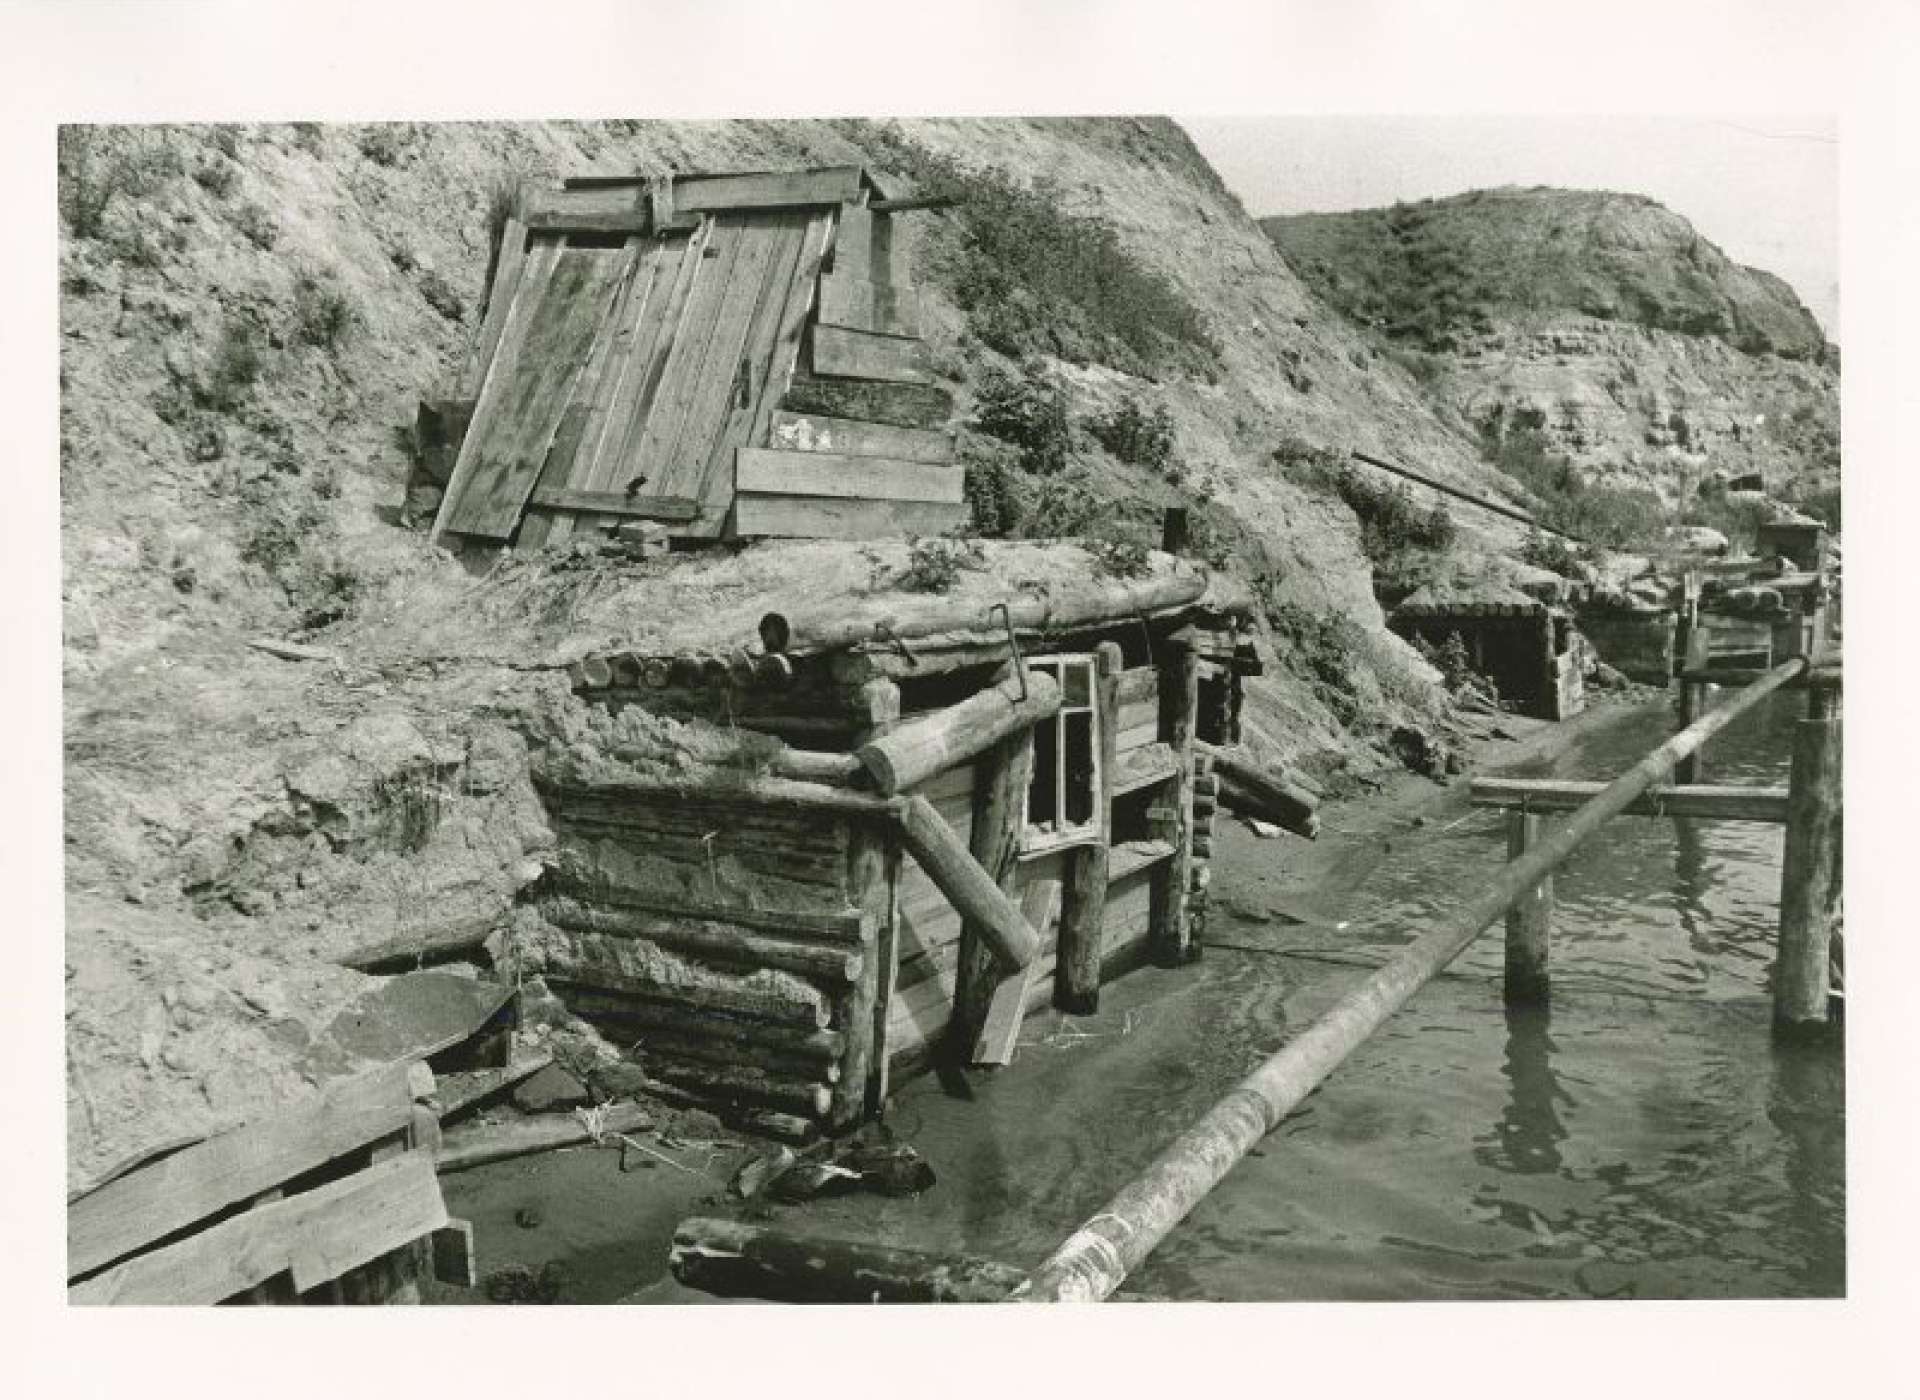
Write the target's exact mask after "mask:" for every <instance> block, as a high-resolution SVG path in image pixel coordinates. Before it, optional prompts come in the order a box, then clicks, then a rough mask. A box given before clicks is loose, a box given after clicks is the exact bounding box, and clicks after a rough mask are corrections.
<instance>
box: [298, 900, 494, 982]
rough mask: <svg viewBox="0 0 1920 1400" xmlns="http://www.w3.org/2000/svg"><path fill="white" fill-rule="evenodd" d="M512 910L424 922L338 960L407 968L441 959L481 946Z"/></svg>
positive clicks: (364, 967) (359, 966)
mask: <svg viewBox="0 0 1920 1400" xmlns="http://www.w3.org/2000/svg"><path fill="white" fill-rule="evenodd" d="M510 912H511V911H509V910H506V909H501V910H496V911H493V912H490V913H485V914H469V915H466V916H465V917H462V918H458V919H448V920H446V921H444V922H440V923H430V924H421V925H418V926H416V927H414V928H410V929H406V930H404V931H403V932H400V933H396V934H390V935H388V936H386V937H384V938H376V939H371V940H369V941H367V942H365V943H358V944H355V945H354V946H353V947H352V948H350V949H348V950H347V951H346V952H345V953H344V954H342V955H341V956H340V957H338V958H336V959H335V961H336V962H338V963H339V964H340V966H342V967H350V968H353V969H354V970H355V971H357V972H381V973H386V972H405V971H408V970H409V969H411V968H414V967H418V966H419V965H420V964H421V963H424V962H432V961H441V960H444V959H447V958H451V957H457V956H459V955H460V954H463V953H470V952H473V951H475V950H477V949H478V948H480V947H481V946H482V945H483V944H484V943H485V942H486V941H487V938H488V936H489V935H490V934H491V933H492V932H493V931H494V930H495V929H497V928H499V927H501V925H503V924H504V923H505V922H506V921H507V917H508V914H509V913H510Z"/></svg>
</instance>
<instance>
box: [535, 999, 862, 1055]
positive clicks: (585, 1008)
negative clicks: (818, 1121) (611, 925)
mask: <svg viewBox="0 0 1920 1400" xmlns="http://www.w3.org/2000/svg"><path fill="white" fill-rule="evenodd" d="M565 999H566V1003H567V1009H568V1010H570V1011H572V1012H573V1013H574V1014H575V1015H577V1016H580V1017H583V1018H584V1019H586V1020H590V1021H592V1020H600V1021H612V1022H617V1023H619V1024H620V1025H621V1026H623V1027H628V1028H631V1029H633V1030H635V1031H637V1032H639V1033H642V1034H647V1033H652V1034H662V1035H671V1036H673V1037H675V1038H676V1040H677V1041H695V1040H698V1041H704V1042H708V1043H710V1044H712V1045H715V1046H719V1047H727V1046H755V1047H759V1048H761V1049H764V1050H766V1051H768V1052H770V1053H778V1054H781V1055H787V1056H791V1057H793V1058H795V1059H805V1060H813V1061H817V1062H819V1063H822V1064H825V1063H831V1062H834V1061H837V1060H838V1059H839V1058H840V1057H841V1056H842V1055H844V1054H845V1053H846V1049H847V1038H846V1035H845V1034H844V1033H843V1032H840V1031H837V1030H820V1029H815V1028H813V1027H809V1026H781V1025H774V1024H772V1023H770V1022H767V1021H748V1020H742V1019H741V1018H739V1017H736V1016H724V1015H716V1014H713V1013H702V1012H700V1011H697V1010H693V1009H691V1008H688V1007H681V1006H672V1005H669V1004H667V1003H664V1002H645V1001H637V1000H635V999H633V998H631V997H626V996H622V995H621V994H620V993H618V992H602V991H598V990H596V989H594V988H591V987H574V988H569V990H568V992H567V996H566V998H565ZM696 1058H699V1057H696Z"/></svg>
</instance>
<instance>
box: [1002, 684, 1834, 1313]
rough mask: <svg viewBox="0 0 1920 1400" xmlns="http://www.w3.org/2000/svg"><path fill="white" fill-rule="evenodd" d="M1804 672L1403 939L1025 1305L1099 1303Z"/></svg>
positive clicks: (1029, 1287) (1144, 1180)
mask: <svg viewBox="0 0 1920 1400" xmlns="http://www.w3.org/2000/svg"><path fill="white" fill-rule="evenodd" d="M1805 669H1806V663H1805V662H1804V661H1801V660H1794V661H1789V662H1787V663H1786V664H1785V665H1782V666H1777V667H1775V668H1774V669H1773V670H1772V671H1770V672H1769V673H1768V674H1767V678H1766V679H1765V680H1763V681H1759V682H1757V683H1756V684H1754V685H1752V686H1749V687H1748V688H1747V689H1746V690H1744V691H1742V692H1740V693H1739V694H1737V695H1735V696H1733V697H1732V698H1731V699H1730V700H1729V701H1728V703H1727V704H1725V705H1722V706H1720V707H1719V708H1718V709H1716V710H1714V711H1713V712H1712V713H1711V714H1709V715H1707V716H1705V717H1704V718H1702V719H1701V720H1700V721H1699V722H1698V723H1697V724H1695V725H1694V726H1693V727H1692V728H1690V729H1686V730H1683V731H1682V732H1681V733H1679V734H1676V735H1674V736H1673V737H1672V738H1671V739H1669V740H1667V742H1666V743H1664V744H1662V745H1661V746H1660V747H1659V748H1657V749H1655V750H1654V751H1653V752H1652V753H1650V754H1648V755H1647V756H1646V757H1645V758H1643V759H1641V760H1640V761H1639V762H1638V763H1636V764H1635V765H1634V766H1633V767H1632V768H1630V769H1628V770H1627V771H1626V772H1625V773H1623V774H1621V775H1620V776H1619V777H1618V778H1616V779H1614V781H1613V782H1612V783H1611V784H1609V785H1608V787H1607V789H1606V790H1605V791H1604V792H1602V793H1601V794H1600V795H1599V796H1597V797H1595V798H1594V799H1593V800H1592V801H1591V802H1589V803H1588V804H1587V805H1586V806H1584V807H1582V808H1581V809H1580V810H1579V811H1578V812H1575V813H1574V814H1573V815H1572V816H1570V817H1569V818H1568V819H1567V820H1566V821H1565V822H1564V823H1563V824H1561V825H1560V826H1559V827H1558V828H1556V829H1555V830H1554V831H1553V832H1552V833H1551V834H1550V835H1548V836H1546V837H1545V838H1544V839H1542V840H1541V841H1540V843H1539V844H1538V845H1536V846H1534V847H1533V848H1532V849H1531V850H1529V851H1528V852H1527V854H1526V855H1524V856H1522V857H1521V858H1520V859H1519V860H1517V861H1514V862H1513V863H1512V864H1510V865H1508V866H1507V867H1506V868H1505V869H1504V870H1502V871H1501V872H1500V873H1499V874H1498V875H1497V876H1496V877H1495V878H1494V879H1493V880H1492V882H1491V883H1490V884H1488V886H1487V888H1486V891H1485V892H1484V893H1483V894H1481V895H1480V896H1479V897H1478V898H1476V899H1474V900H1473V901H1472V902H1471V903H1470V904H1469V905H1468V906H1467V907H1466V908H1465V909H1463V910H1461V911H1460V912H1459V913H1458V914H1456V915H1454V916H1453V917H1452V918H1450V919H1448V920H1446V921H1445V922H1444V923H1442V924H1441V925H1440V926H1439V927H1438V928H1434V929H1430V930H1428V931H1427V932H1426V933H1423V934H1421V935H1420V936H1419V937H1418V938H1416V939H1414V941H1413V942H1412V943H1410V944H1408V945H1407V946H1406V947H1405V948H1403V949H1402V950H1401V951H1400V953H1399V955H1398V956H1396V957H1395V958H1394V959H1393V960H1392V961H1391V962H1389V963H1387V964H1386V965H1385V966H1383V967H1381V968H1379V969H1378V970H1377V971H1375V972H1373V973H1372V974H1371V975H1369V976H1368V977H1367V978H1366V979H1365V980H1364V981H1363V982H1361V983H1360V985H1359V986H1358V987H1356V988H1355V989H1354V990H1353V991H1351V992H1349V993H1348V994H1347V995H1346V996H1345V997H1343V998H1341V999H1340V1001H1339V1002H1338V1003H1336V1004H1335V1005H1334V1007H1333V1008H1332V1009H1331V1010H1330V1011H1328V1012H1327V1013H1326V1014H1325V1015H1324V1016H1321V1017H1320V1018H1319V1019H1318V1020H1316V1021H1314V1022H1313V1024H1311V1025H1309V1026H1308V1027H1306V1028H1305V1029H1304V1030H1302V1031H1301V1032H1299V1034H1297V1035H1295V1036H1294V1037H1293V1039H1292V1040H1290V1041H1289V1042H1287V1044H1286V1046H1285V1047H1284V1048H1283V1049H1281V1050H1280V1051H1279V1052H1278V1053H1277V1054H1275V1055H1273V1056H1272V1057H1271V1058H1269V1059H1268V1060H1266V1061H1265V1062H1264V1063H1262V1064H1261V1065H1260V1066H1259V1067H1258V1068H1256V1069H1255V1070H1254V1071H1253V1072H1252V1073H1251V1074H1249V1075H1248V1076H1247V1077H1246V1078H1245V1079H1243V1080H1241V1081H1240V1083H1239V1084H1238V1085H1236V1086H1235V1087H1234V1088H1233V1089H1232V1090H1230V1091H1229V1092H1228V1093H1227V1095H1226V1096H1225V1097H1224V1098H1222V1099H1221V1100H1220V1101H1219V1102H1218V1103H1216V1104H1215V1105H1214V1106H1213V1107H1212V1108H1211V1109H1209V1110H1208V1111H1207V1113H1206V1114H1205V1116H1203V1117H1202V1118H1201V1119H1200V1121H1199V1122H1197V1123H1195V1124H1194V1125H1193V1126H1192V1127H1191V1128H1189V1129H1187V1131H1185V1132H1184V1133H1182V1134H1180V1136H1179V1137H1177V1138H1175V1139H1174V1140H1173V1142H1172V1143H1170V1144H1169V1145H1168V1146H1167V1148H1166V1150H1165V1151H1163V1152H1161V1154H1160V1155H1159V1156H1158V1157H1156V1158H1154V1160H1153V1161H1152V1162H1151V1163H1149V1164H1148V1165H1147V1167H1146V1168H1145V1169H1144V1170H1143V1171H1142V1172H1141V1173H1140V1174H1139V1175H1138V1176H1136V1177H1135V1178H1134V1179H1133V1180H1132V1181H1131V1182H1129V1183H1128V1184H1127V1185H1126V1186H1124V1187H1122V1188H1121V1189H1120V1191H1119V1192H1118V1193H1117V1194H1115V1195H1114V1196H1113V1198H1112V1199H1110V1200H1109V1201H1108V1202H1107V1203H1106V1204H1105V1205H1103V1206H1102V1207H1100V1209H1099V1210H1098V1211H1097V1212H1096V1213H1095V1214H1094V1215H1093V1216H1092V1217H1090V1218H1089V1219H1088V1220H1087V1222H1086V1223H1085V1224H1083V1225H1082V1226H1081V1227H1080V1228H1079V1229H1078V1230H1076V1231H1075V1232H1074V1233H1073V1234H1072V1235H1071V1236H1070V1237H1068V1239H1067V1240H1066V1242H1065V1243H1064V1244H1062V1245H1061V1246H1060V1247H1059V1248H1058V1249H1056V1250H1055V1251H1054V1252H1053V1253H1052V1254H1051V1255H1050V1256H1049V1257H1048V1258H1047V1259H1046V1260H1045V1262H1043V1263H1042V1264H1041V1265H1040V1266H1039V1268H1037V1269H1035V1270H1034V1272H1033V1274H1032V1276H1031V1277H1030V1278H1029V1280H1028V1281H1027V1283H1025V1284H1023V1285H1022V1286H1021V1287H1020V1288H1019V1289H1018V1290H1016V1292H1015V1294H1014V1297H1013V1301H1019V1302H1034V1303H1048V1302H1099V1301H1100V1300H1101V1299H1103V1298H1106V1297H1107V1296H1109V1295H1110V1294H1111V1293H1112V1292H1113V1291H1114V1290H1115V1289H1116V1288H1118V1287H1119V1286H1120V1285H1121V1283H1122V1282H1124V1281H1125V1279H1126V1277H1127V1274H1128V1273H1129V1272H1131V1271H1132V1270H1133V1269H1134V1268H1136V1267H1137V1266H1138V1265H1139V1263H1140V1261H1141V1260H1143V1259H1145V1258H1146V1257H1147V1255H1149V1254H1150V1253H1152V1252H1153V1248H1154V1246H1155V1245H1157V1244H1159V1243H1160V1241H1161V1240H1163V1239H1165V1238H1166V1237H1167V1232H1168V1231H1170V1230H1172V1229H1173V1227H1174V1226H1175V1225H1177V1224H1179V1223H1180V1221H1181V1220H1183V1219H1184V1218H1185V1217H1186V1215H1187V1212H1189V1211H1191V1210H1192V1209H1193V1208H1194V1206H1196V1205H1198V1204H1199V1203H1200V1201H1201V1200H1202V1199H1204V1198H1205V1196H1206V1194H1207V1193H1208V1192H1209V1191H1211V1190H1212V1189H1213V1188H1214V1187H1215V1186H1217V1185H1219V1184H1220V1181H1221V1180H1222V1178H1224V1177H1225V1176H1226V1174H1227V1173H1228V1172H1230V1171H1232V1170H1233V1168H1234V1166H1235V1165H1236V1164H1238V1162H1239V1161H1240V1159H1241V1158H1242V1157H1244V1156H1246V1154H1247V1152H1248V1151H1249V1150H1250V1149H1251V1148H1253V1147H1254V1145H1255V1144H1257V1143H1258V1142H1259V1141H1260V1140H1261V1139H1262V1138H1264V1137H1265V1136H1266V1135H1267V1134H1268V1133H1270V1132H1272V1131H1273V1130H1274V1129H1275V1128H1277V1127H1278V1126H1279V1125H1280V1122H1281V1120H1282V1119H1284V1118H1285V1117H1286V1116H1287V1115H1288V1114H1289V1113H1291V1112H1293V1110H1294V1109H1295V1108H1296V1107H1298V1106H1299V1104H1300V1101H1301V1100H1302V1099H1304V1098H1306V1096H1307V1095H1308V1094H1310V1093H1312V1092H1313V1091H1314V1090H1315V1089H1316V1088H1318V1087H1319V1086H1320V1084H1321V1083H1322V1082H1323V1081H1324V1080H1325V1079H1326V1078H1327V1076H1328V1075H1330V1074H1332V1073H1333V1071H1334V1070H1335V1069H1337V1068H1339V1066H1340V1063H1341V1062H1342V1061H1343V1060H1345V1059H1346V1057H1347V1056H1348V1055H1350V1054H1352V1053H1353V1051H1354V1050H1355V1049H1356V1048H1357V1047H1358V1046H1359V1045H1360V1044H1361V1043H1362V1042H1364V1041H1365V1040H1366V1039H1367V1037H1368V1036H1370V1035H1372V1034H1373V1033H1374V1031H1376V1030H1378V1029H1379V1028H1380V1026H1381V1024H1382V1023H1383V1022H1385V1021H1386V1019H1387V1018H1388V1017H1389V1016H1391V1015H1393V1013H1394V1012H1395V1011H1398V1010H1399V1009H1400V1008H1401V1007H1402V1006H1405V1005H1406V1004H1407V1002H1408V1000H1409V999H1410V998H1411V997H1412V996H1413V994H1414V993H1415V992H1417V991H1419V990H1420V988H1422V987H1424V986H1425V985H1426V984H1427V983H1428V982H1429V981H1431V980H1432V979H1433V978H1434V977H1436V976H1437V975H1439V973H1440V972H1441V970H1442V969H1444V968H1445V967H1446V966H1447V965H1448V964H1449V963H1451V962H1453V960H1454V959H1455V958H1457V957H1459V956H1460V954H1462V953H1463V952H1465V951H1466V950H1467V948H1468V947H1469V946H1470V945H1471V944H1472V943H1473V941H1474V939H1476V938H1478V937H1479V936H1480V934H1481V932H1482V931H1483V930H1485V929H1486V927H1487V925H1489V924H1491V923H1492V922H1493V921H1494V920H1495V919H1497V918H1499V917H1500V916H1501V915H1502V914H1504V913H1506V912H1507V909H1508V907H1509V906H1511V905H1512V903H1513V902H1514V901H1515V900H1517V899H1519V898H1520V897H1521V896H1522V895H1523V894H1524V893H1525V892H1526V891H1527V890H1529V889H1532V888H1533V887H1534V886H1535V885H1537V884H1539V883H1540V880H1541V878H1542V877H1543V876H1546V875H1549V874H1551V873H1552V872H1553V871H1554V870H1555V869H1556V868H1558V867H1559V866H1560V865H1561V864H1562V863H1563V862H1564V861H1566V859H1567V858H1568V857H1569V856H1571V855H1572V854H1573V853H1574V852H1575V851H1576V850H1578V849H1579V847H1580V845H1581V843H1582V842H1584V841H1585V840H1586V839H1587V838H1588V837H1590V836H1591V835H1593V833H1594V832H1595V831H1596V830H1598V829H1599V828H1600V826H1601V825H1602V824H1603V823H1605V822H1607V821H1609V820H1611V819H1612V818H1613V817H1616V816H1618V815H1619V814H1620V813H1621V812H1622V811H1624V810H1625V809H1626V807H1627V806H1628V804H1630V803H1631V802H1632V801H1633V800H1634V799H1635V798H1637V797H1639V796H1640V795H1641V794H1642V793H1643V792H1645V791H1646V790H1647V789H1648V788H1650V787H1652V786H1653V785H1654V784H1655V783H1657V782H1659V781H1660V780H1661V779H1662V778H1664V777H1665V776H1666V775H1667V774H1668V773H1670V772H1672V771H1673V765H1674V764H1675V763H1676V762H1678V761H1679V760H1680V759H1681V758H1683V757H1685V756H1686V755H1687V754H1688V753H1691V752H1692V751H1693V750H1695V749H1697V748H1698V747H1699V746H1700V745H1701V744H1704V743H1706V742H1707V740H1708V739H1710V738H1712V737H1713V736H1714V735H1715V734H1717V733H1718V732H1719V731H1720V730H1722V729H1724V728H1725V727H1726V726H1727V725H1729V724H1731V723H1732V722H1733V721H1734V720H1736V719H1738V718H1739V717H1740V716H1741V715H1743V714H1745V713H1746V712H1747V711H1748V710H1750V709H1752V708H1753V707H1754V706H1755V705H1757V704H1759V703H1760V702H1761V701H1762V700H1764V699H1766V697H1767V696H1769V695H1771V694H1772V693H1773V692H1774V691H1776V690H1778V689H1779V688H1780V687H1781V686H1783V685H1785V684H1786V683H1787V682H1788V681H1790V680H1792V679H1794V678H1795V677H1796V676H1798V675H1800V674H1801V672H1803V671H1804V670H1805Z"/></svg>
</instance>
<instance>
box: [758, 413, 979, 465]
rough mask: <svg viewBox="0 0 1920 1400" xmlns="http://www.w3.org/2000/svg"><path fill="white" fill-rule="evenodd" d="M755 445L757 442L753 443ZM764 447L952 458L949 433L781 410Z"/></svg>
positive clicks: (932, 460) (931, 460) (921, 459)
mask: <svg viewBox="0 0 1920 1400" xmlns="http://www.w3.org/2000/svg"><path fill="white" fill-rule="evenodd" d="M756 445H757V444H756ZM767 446H769V447H776V448H779V449H780V450H781V451H783V452H837V453H840V454H842V455H844V456H850V457H892V458H894V459H895V460H897V461H903V462H928V463H931V464H933V465H935V466H945V465H946V464H947V463H949V462H951V461H953V456H954V445H953V435H952V434H951V433H945V432H936V431H934V430H932V429H928V428H896V427H893V426H892V425H890V424H887V423H862V422H860V421H858V420H857V419H852V418H830V417H828V416H826V415H825V414H820V413H794V412H790V411H789V410H786V409H781V410H780V411H778V412H776V413H775V414H774V415H773V419H772V423H771V425H770V428H769V431H768V434H767Z"/></svg>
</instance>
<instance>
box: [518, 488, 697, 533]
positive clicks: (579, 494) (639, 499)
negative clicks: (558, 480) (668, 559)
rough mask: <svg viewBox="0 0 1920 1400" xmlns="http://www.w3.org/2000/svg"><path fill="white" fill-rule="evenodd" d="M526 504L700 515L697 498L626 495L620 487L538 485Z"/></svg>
mask: <svg viewBox="0 0 1920 1400" xmlns="http://www.w3.org/2000/svg"><path fill="white" fill-rule="evenodd" d="M528 504H529V505H535V506H540V507H542V508H543V509H546V510H565V511H572V512H574V513H575V514H579V515H618V516H622V517H624V518H628V519H633V520H665V521H668V522H670V523H673V524H679V523H681V522H684V521H688V520H697V519H699V517H700V502H698V501H696V500H694V499H693V497H691V496H639V495H634V496H629V495H628V494H627V493H626V492H624V491H579V490H574V489H572V488H571V487H564V486H541V487H538V488H536V489H535V491H534V493H533V495H532V497H531V498H530V499H529V500H528Z"/></svg>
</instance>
